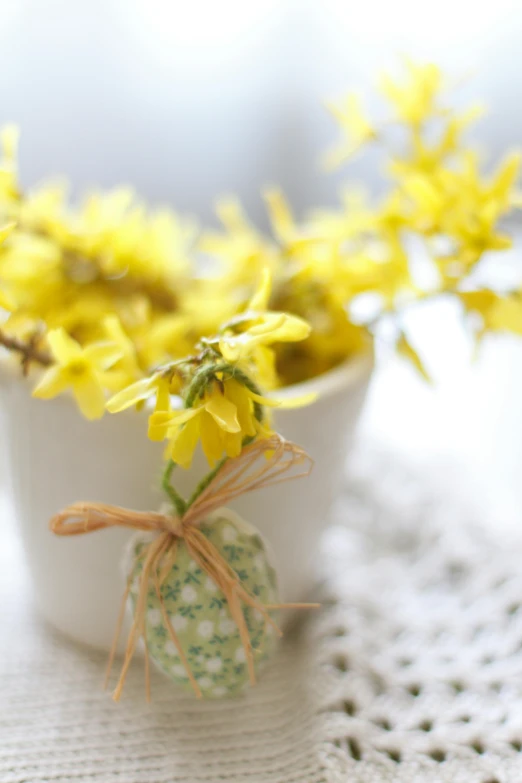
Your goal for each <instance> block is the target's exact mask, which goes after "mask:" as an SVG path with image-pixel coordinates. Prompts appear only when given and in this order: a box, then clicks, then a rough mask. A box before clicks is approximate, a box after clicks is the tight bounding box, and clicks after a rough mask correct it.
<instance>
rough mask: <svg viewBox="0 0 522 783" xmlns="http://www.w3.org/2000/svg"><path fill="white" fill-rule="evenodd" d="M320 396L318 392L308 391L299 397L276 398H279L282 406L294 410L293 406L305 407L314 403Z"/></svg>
mask: <svg viewBox="0 0 522 783" xmlns="http://www.w3.org/2000/svg"><path fill="white" fill-rule="evenodd" d="M318 397H319V394H318V393H317V392H308V394H300V395H299V396H298V397H279V398H277V397H276V398H275V399H277V401H278V404H279V407H280V408H285V409H287V410H292V409H293V408H305V407H306V406H307V405H311V404H312V403H314V402H315V401H316V400H317V398H318Z"/></svg>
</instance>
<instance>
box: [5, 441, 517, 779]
mask: <svg viewBox="0 0 522 783" xmlns="http://www.w3.org/2000/svg"><path fill="white" fill-rule="evenodd" d="M464 486H465V485H464ZM441 488H444V493H443V495H444V497H443V498H441ZM452 488H453V489H452ZM455 489H460V490H461V491H460V492H457V493H455ZM462 489H463V485H462V480H461V477H460V475H458V474H456V473H455V471H454V470H453V466H452V465H451V464H448V465H446V467H445V468H442V469H441V467H440V465H439V466H436V465H435V464H434V463H433V464H431V465H430V464H429V463H427V462H426V461H424V463H423V464H422V465H421V466H416V467H413V465H412V464H411V463H407V464H401V462H400V461H399V462H398V461H397V458H396V454H395V452H394V451H391V452H390V451H389V450H388V449H385V450H384V452H382V449H381V448H380V447H379V448H376V447H373V448H372V447H368V445H366V446H365V447H364V448H359V450H358V452H357V453H356V455H355V457H354V460H353V465H352V469H351V483H350V486H349V488H348V489H347V494H346V497H345V498H344V500H343V502H342V504H341V508H340V510H339V518H338V524H337V525H335V526H334V527H333V528H332V531H331V532H330V534H329V535H328V539H327V542H326V547H325V553H324V555H323V556H322V558H321V563H322V570H323V573H324V574H325V575H327V576H325V580H324V582H323V585H322V588H321V597H322V600H323V609H322V610H321V611H320V612H319V613H317V614H316V615H314V616H313V617H310V618H309V619H308V621H307V622H306V623H305V624H304V626H303V627H302V628H300V629H297V630H296V631H295V632H294V634H292V635H291V636H290V637H289V638H287V639H286V640H285V642H284V644H283V646H282V648H281V651H280V654H279V656H278V659H277V661H275V662H274V665H273V666H272V667H271V669H270V670H269V671H268V672H267V673H266V675H265V677H264V678H263V680H262V682H261V683H260V684H259V685H258V687H257V688H256V689H254V690H253V691H252V692H251V693H250V694H249V695H248V696H247V697H245V698H241V699H238V700H231V701H223V702H217V703H199V702H197V701H196V700H194V699H193V698H192V697H191V696H190V695H186V694H184V693H180V692H179V691H178V690H177V689H176V688H175V687H174V686H173V685H171V684H170V683H169V682H168V681H166V680H164V679H162V678H161V677H160V676H157V677H156V676H154V677H153V702H152V704H151V705H147V704H146V703H145V700H144V690H143V672H142V670H141V666H140V665H139V662H136V665H134V666H133V667H132V670H131V672H130V676H129V678H128V684H127V687H126V691H125V695H124V699H123V701H122V702H121V703H120V704H119V705H116V704H114V703H113V702H112V701H111V699H110V697H109V695H108V694H107V693H104V692H102V690H101V683H102V680H103V672H104V667H105V657H104V656H103V655H100V654H97V653H93V652H90V651H89V650H86V649H82V648H80V647H77V646H76V645H74V644H72V643H71V642H69V641H68V640H67V639H64V638H63V637H61V636H60V635H58V634H57V633H56V632H54V631H53V630H52V629H51V628H49V627H47V626H46V625H45V624H44V623H43V622H42V621H41V619H40V618H39V616H38V614H37V612H36V610H35V608H34V606H33V600H32V597H31V592H30V589H29V585H28V580H27V574H26V573H25V571H24V567H23V564H22V560H21V555H20V551H19V546H18V542H17V539H16V537H15V536H8V535H7V534H6V535H3V538H2V547H1V549H0V554H1V563H0V650H1V656H0V782H1V783H22V782H23V783H28V782H29V781H30V783H44V781H45V782H46V783H47V782H49V781H60V783H66V782H70V783H72V782H73V781H74V783H116V782H117V783H167V781H168V782H171V781H172V782H174V781H179V783H181V781H183V783H202V782H203V781H206V782H207V783H217V781H220V780H223V781H238V783H239V782H241V783H243V781H244V783H251V782H252V783H254V781H255V782H256V783H293V782H294V781H295V783H341V781H343V783H344V782H345V781H347V780H350V781H354V783H357V782H359V781H360V782H361V783H363V782H364V783H366V782H368V783H369V782H370V781H371V782H372V783H378V782H381V781H382V783H384V781H386V782H387V783H389V782H390V781H397V782H398V783H401V782H402V781H404V783H412V782H413V781H423V783H431V782H432V781H433V783H435V781H437V782H438V783H440V782H442V783H446V781H447V783H450V782H451V783H458V781H462V782H463V783H464V782H465V783H492V782H493V781H498V782H499V783H511V782H512V783H517V782H518V781H520V780H521V779H522V751H521V749H522V708H521V705H522V571H521V569H520V562H521V558H522V542H521V541H520V539H519V537H518V536H517V535H516V534H515V533H513V532H512V531H509V530H507V529H504V528H503V527H502V526H500V527H499V530H504V533H503V534H502V535H499V534H495V535H492V533H491V531H490V530H489V529H488V528H487V527H484V525H482V524H480V523H479V521H480V520H479V521H477V518H476V516H475V512H473V513H471V514H470V512H469V509H468V508H467V506H468V505H469V504H468V503H465V507H463V505H462V498H461V497H460V496H461V495H462ZM456 494H457V495H459V497H456ZM3 516H4V518H6V517H7V518H8V517H9V509H8V508H7V507H6V509H5V511H4V514H3ZM479 517H480V514H479Z"/></svg>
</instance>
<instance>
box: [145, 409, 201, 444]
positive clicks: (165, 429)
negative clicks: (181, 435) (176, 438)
mask: <svg viewBox="0 0 522 783" xmlns="http://www.w3.org/2000/svg"><path fill="white" fill-rule="evenodd" d="M201 412H202V408H184V409H183V410H181V411H170V412H169V411H156V412H154V413H153V414H151V416H150V417H149V433H148V434H149V438H150V439H151V440H163V439H164V438H166V437H167V435H168V434H169V431H170V430H171V431H172V432H175V430H176V428H178V427H181V426H182V425H183V424H185V422H187V421H190V419H192V418H194V416H197V415H198V414H199V413H201Z"/></svg>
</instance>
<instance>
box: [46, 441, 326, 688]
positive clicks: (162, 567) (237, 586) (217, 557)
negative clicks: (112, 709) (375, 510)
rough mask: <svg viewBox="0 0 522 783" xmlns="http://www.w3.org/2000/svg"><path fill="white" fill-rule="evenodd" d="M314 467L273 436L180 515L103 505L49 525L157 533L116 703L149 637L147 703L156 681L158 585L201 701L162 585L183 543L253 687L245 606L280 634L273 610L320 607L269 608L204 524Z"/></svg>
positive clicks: (75, 507) (146, 559) (62, 530)
mask: <svg viewBox="0 0 522 783" xmlns="http://www.w3.org/2000/svg"><path fill="white" fill-rule="evenodd" d="M312 464H313V463H312V460H311V458H310V457H309V456H308V454H307V453H306V452H305V451H304V450H303V449H301V448H300V447H299V446H296V445H295V444H294V443H290V442H289V441H286V440H284V439H283V438H281V437H280V436H279V435H277V434H274V435H272V436H271V437H270V438H267V439H264V440H256V441H254V442H253V443H251V444H250V445H248V446H246V447H245V448H244V449H243V450H242V452H241V454H240V455H239V456H238V457H236V458H234V459H230V460H227V461H226V462H225V463H224V464H223V466H222V467H221V469H220V470H219V472H218V473H217V474H216V475H214V476H213V478H212V480H211V481H210V482H209V484H208V485H207V486H206V487H205V489H204V490H203V491H202V492H201V494H200V495H199V496H198V497H197V498H196V499H195V500H194V502H193V503H192V504H191V505H190V506H189V507H188V508H187V510H186V511H185V513H184V514H183V515H182V516H175V515H174V516H170V515H166V514H160V513H157V512H153V511H147V512H142V511H132V510H130V509H126V508H121V507H120V506H112V505H108V504H105V503H86V502H79V503H73V504H72V505H70V506H68V507H67V508H65V509H64V510H63V511H61V512H60V513H58V514H56V515H55V516H54V517H53V518H52V519H51V521H50V528H51V530H52V532H53V533H56V535H59V536H74V535H83V534H85V533H92V532H94V531H96V530H105V529H108V528H112V527H124V528H127V529H131V530H136V531H141V532H145V533H153V534H156V535H155V536H154V537H153V539H152V541H151V542H150V543H148V544H147V545H146V546H145V547H144V548H143V549H142V551H141V552H140V554H139V555H138V558H139V559H143V567H142V571H141V575H140V583H139V591H138V595H137V599H136V604H135V608H134V618H133V622H132V626H131V629H130V632H129V636H128V639H127V646H126V650H125V657H124V661H123V665H122V669H121V672H120V676H119V679H118V682H117V685H116V688H115V690H114V693H113V698H114V699H115V700H116V701H118V700H119V698H120V696H121V693H122V690H123V686H124V683H125V678H126V675H127V672H128V669H129V666H130V663H131V660H132V657H133V655H134V651H135V649H136V645H137V643H138V640H139V639H140V637H141V638H143V640H144V643H145V652H146V655H145V674H146V688H147V698H150V675H149V661H148V652H147V639H146V632H145V631H146V629H145V624H146V609H147V594H148V591H149V588H150V585H151V584H152V586H153V587H154V590H155V592H156V595H157V598H158V601H159V604H160V607H161V612H162V617H163V621H164V624H165V627H166V628H167V631H168V633H169V636H170V638H171V640H172V642H173V643H174V645H175V646H176V649H177V651H178V655H179V657H180V660H181V661H182V663H183V665H184V667H185V669H186V672H187V676H188V678H189V680H190V682H191V685H192V687H193V689H194V691H195V693H196V695H197V696H198V697H201V696H202V694H201V690H200V688H199V685H198V683H197V681H196V679H195V677H194V675H193V674H192V672H191V670H190V666H189V664H188V661H187V658H186V655H185V653H184V651H183V648H182V646H181V644H180V641H179V639H178V636H177V634H176V632H175V630H174V628H173V626H172V623H171V621H170V618H169V616H168V613H167V611H166V607H165V603H164V600H163V597H162V591H161V588H162V585H163V583H164V581H165V580H166V578H167V577H168V575H169V573H170V572H171V569H172V567H173V565H174V563H175V560H176V554H177V548H178V544H179V542H180V540H183V541H184V543H185V546H186V547H187V549H188V552H189V554H190V556H191V557H192V559H193V560H194V561H195V562H196V563H197V564H198V566H199V567H200V568H201V569H202V570H203V571H204V572H205V573H206V574H207V576H208V577H209V578H210V579H211V580H212V581H213V582H214V583H215V584H216V586H217V587H218V588H219V589H220V590H221V591H222V593H223V595H224V596H225V599H226V601H227V604H228V608H229V611H230V614H231V617H232V619H233V620H234V622H235V623H236V625H237V628H238V630H239V635H240V638H241V642H242V645H243V648H244V650H245V656H246V661H247V666H248V672H249V677H250V682H251V683H252V684H254V683H255V666H254V654H253V652H254V651H253V648H252V645H251V642H250V637H249V632H248V627H247V624H246V621H245V617H244V614H243V609H242V605H245V606H247V607H248V606H249V607H252V608H253V609H257V610H258V611H260V612H261V613H262V615H263V617H264V621H265V628H266V627H267V626H268V625H271V626H272V627H273V628H274V629H275V630H276V631H277V633H279V635H281V631H280V630H279V628H278V627H277V625H276V624H275V622H274V620H273V619H272V617H271V616H270V614H269V610H275V609H283V608H291V607H300V608H307V607H312V606H316V604H274V605H270V606H265V605H263V604H262V603H261V602H260V601H259V600H258V599H257V598H256V597H255V596H253V595H251V594H250V593H249V592H248V591H247V590H246V588H245V587H244V585H243V583H242V581H241V579H240V578H239V576H238V575H237V573H236V572H235V571H234V569H233V568H232V567H231V566H230V564H229V563H228V562H227V561H226V560H225V558H224V557H223V555H222V554H221V553H220V552H219V551H218V549H216V547H215V546H214V545H213V544H212V543H211V542H210V541H209V539H208V538H207V537H206V536H205V535H204V533H203V532H202V531H201V530H200V529H199V523H201V522H203V521H204V519H206V518H207V517H208V515H209V514H210V513H211V512H212V511H215V510H216V509H217V508H220V507H221V506H223V505H226V504H227V503H229V502H230V501H231V500H233V499H234V498H236V497H239V496H240V495H244V494H246V493H247V492H253V491H254V490H256V489H262V488H264V487H269V486H274V485H275V484H279V483H282V482H284V481H289V480H291V479H294V478H299V477H301V476H307V475H308V474H309V473H310V470H311V468H312ZM131 573H132V571H131ZM130 585H131V579H130V577H129V578H128V580H127V586H126V589H125V592H124V595H123V598H122V604H121V608H120V613H119V617H118V621H117V623H116V630H115V634H114V640H113V644H112V648H111V652H110V656H109V663H108V667H107V676H106V684H107V681H108V678H109V675H110V671H111V668H112V663H113V660H114V656H115V652H116V647H117V644H118V639H119V637H120V633H121V627H122V624H123V618H124V612H125V605H126V602H127V599H128V596H129V592H130Z"/></svg>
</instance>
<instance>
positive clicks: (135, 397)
mask: <svg viewBox="0 0 522 783" xmlns="http://www.w3.org/2000/svg"><path fill="white" fill-rule="evenodd" d="M157 383H158V379H157V377H156V376H152V377H151V378H142V380H141V381H136V383H131V385H130V386H127V388H125V389H122V390H121V391H119V392H118V393H117V394H115V395H114V397H111V398H110V400H109V401H108V402H107V406H106V407H107V410H108V411H110V413H119V412H120V411H123V410H125V409H126V408H130V407H132V406H133V405H136V404H137V403H138V402H140V401H141V400H146V399H148V398H149V397H152V395H153V394H154V393H155V391H156V387H157Z"/></svg>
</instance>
